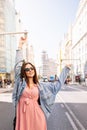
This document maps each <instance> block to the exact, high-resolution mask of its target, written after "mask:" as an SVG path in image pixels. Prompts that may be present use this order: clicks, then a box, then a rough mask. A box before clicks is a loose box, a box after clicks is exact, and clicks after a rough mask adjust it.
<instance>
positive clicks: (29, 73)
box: [24, 64, 35, 78]
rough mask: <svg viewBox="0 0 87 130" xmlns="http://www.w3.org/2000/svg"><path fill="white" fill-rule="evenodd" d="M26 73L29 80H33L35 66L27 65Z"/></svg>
mask: <svg viewBox="0 0 87 130" xmlns="http://www.w3.org/2000/svg"><path fill="white" fill-rule="evenodd" d="M24 71H25V74H26V76H27V77H28V78H33V77H34V75H35V71H34V68H33V66H32V65H30V64H27V65H26V66H25V69H24Z"/></svg>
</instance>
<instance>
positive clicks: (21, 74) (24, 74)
mask: <svg viewBox="0 0 87 130" xmlns="http://www.w3.org/2000/svg"><path fill="white" fill-rule="evenodd" d="M27 64H30V65H31V66H32V67H33V68H34V72H35V74H34V77H33V82H34V83H35V84H37V83H38V77H37V72H36V68H35V66H34V65H33V64H32V63H30V62H23V64H22V66H21V73H20V78H21V79H22V80H23V78H25V81H26V82H27V83H28V78H27V76H26V73H25V71H24V69H25V66H26V65H27Z"/></svg>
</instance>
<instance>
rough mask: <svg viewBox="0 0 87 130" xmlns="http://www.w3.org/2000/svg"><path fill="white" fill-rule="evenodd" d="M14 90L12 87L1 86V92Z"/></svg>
mask: <svg viewBox="0 0 87 130" xmlns="http://www.w3.org/2000/svg"><path fill="white" fill-rule="evenodd" d="M12 90H13V88H12V87H11V88H0V93H5V92H10V91H12Z"/></svg>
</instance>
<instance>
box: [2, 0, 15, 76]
mask: <svg viewBox="0 0 87 130" xmlns="http://www.w3.org/2000/svg"><path fill="white" fill-rule="evenodd" d="M15 24H16V23H15V3H14V0H0V78H10V77H11V72H12V71H13V67H14V62H15V50H16V47H17V45H16V38H15V36H14V35H5V32H15V31H16V25H15Z"/></svg>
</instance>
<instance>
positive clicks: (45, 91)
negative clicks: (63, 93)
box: [12, 50, 70, 118]
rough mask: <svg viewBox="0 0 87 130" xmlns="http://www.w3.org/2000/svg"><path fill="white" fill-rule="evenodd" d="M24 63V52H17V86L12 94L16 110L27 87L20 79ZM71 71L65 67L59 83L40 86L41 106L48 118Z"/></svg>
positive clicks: (15, 69) (40, 84)
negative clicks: (57, 95)
mask: <svg viewBox="0 0 87 130" xmlns="http://www.w3.org/2000/svg"><path fill="white" fill-rule="evenodd" d="M22 62H23V55H22V50H17V53H16V65H15V68H14V71H15V86H14V90H13V93H12V101H13V104H14V106H15V108H16V106H17V103H18V101H19V99H20V97H21V95H22V92H23V90H24V88H25V87H26V82H25V79H23V81H22V80H21V79H20V70H21V66H22ZM69 70H70V69H69V68H68V67H64V69H63V70H62V72H61V74H60V76H59V78H58V81H56V82H54V83H51V82H48V83H45V82H44V83H39V84H38V89H39V93H40V105H41V108H42V110H43V111H44V114H45V116H46V118H48V117H49V115H50V113H51V112H52V109H53V106H54V105H53V104H54V102H55V97H56V94H57V93H58V91H59V90H60V88H61V86H62V85H63V84H64V82H65V79H66V77H67V74H68V72H69Z"/></svg>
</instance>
